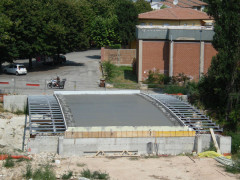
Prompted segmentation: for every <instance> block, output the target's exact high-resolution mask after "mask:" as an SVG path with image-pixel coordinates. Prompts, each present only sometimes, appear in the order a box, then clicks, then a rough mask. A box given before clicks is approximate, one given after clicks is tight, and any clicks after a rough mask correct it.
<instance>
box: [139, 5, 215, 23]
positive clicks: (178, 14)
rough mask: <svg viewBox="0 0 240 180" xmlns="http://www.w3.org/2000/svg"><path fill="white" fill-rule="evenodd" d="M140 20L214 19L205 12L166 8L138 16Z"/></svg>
mask: <svg viewBox="0 0 240 180" xmlns="http://www.w3.org/2000/svg"><path fill="white" fill-rule="evenodd" d="M138 19H165V20H186V19H187V20H191V19H205V20H207V19H212V18H211V17H210V16H208V15H207V14H206V13H205V12H201V11H197V10H194V9H190V8H165V9H160V10H155V11H150V12H146V13H142V14H139V15H138Z"/></svg>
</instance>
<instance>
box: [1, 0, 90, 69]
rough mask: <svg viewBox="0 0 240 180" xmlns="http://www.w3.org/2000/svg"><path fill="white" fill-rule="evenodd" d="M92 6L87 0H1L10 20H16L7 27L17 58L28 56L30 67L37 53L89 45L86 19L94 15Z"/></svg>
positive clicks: (72, 49)
mask: <svg viewBox="0 0 240 180" xmlns="http://www.w3.org/2000/svg"><path fill="white" fill-rule="evenodd" d="M85 5H86V6H85ZM89 7H90V5H89V4H88V3H87V1H84V0H83V1H78V0H58V1H53V0H40V1H39V0H14V1H11V0H2V1H1V8H2V12H4V14H5V15H6V16H7V17H9V22H13V23H12V25H11V29H9V28H8V30H10V32H11V37H12V39H14V43H15V47H17V52H18V53H19V56H18V57H19V58H29V66H30V67H31V65H32V58H33V57H35V56H36V55H39V54H44V55H54V54H60V53H66V52H69V51H74V50H79V49H86V48H88V47H89V38H88V34H87V33H86V32H87V31H86V24H87V23H86V22H87V21H88V20H90V18H89V16H91V14H92V11H91V10H90V8H89ZM14 43H13V42H12V43H11V44H12V45H14ZM10 47H11V46H10ZM8 52H10V51H8ZM8 54H10V53H8Z"/></svg>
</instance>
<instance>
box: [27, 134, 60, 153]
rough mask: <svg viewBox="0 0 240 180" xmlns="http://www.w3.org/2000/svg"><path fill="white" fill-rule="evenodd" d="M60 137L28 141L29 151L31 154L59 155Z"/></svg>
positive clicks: (44, 137)
mask: <svg viewBox="0 0 240 180" xmlns="http://www.w3.org/2000/svg"><path fill="white" fill-rule="evenodd" d="M58 139H59V137H58V136H36V137H35V138H30V139H28V141H27V151H28V153H29V154H38V153H41V152H49V153H57V152H58Z"/></svg>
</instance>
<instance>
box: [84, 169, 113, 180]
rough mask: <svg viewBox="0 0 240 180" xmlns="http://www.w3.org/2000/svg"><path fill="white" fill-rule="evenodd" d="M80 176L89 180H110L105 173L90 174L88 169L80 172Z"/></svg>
mask: <svg viewBox="0 0 240 180" xmlns="http://www.w3.org/2000/svg"><path fill="white" fill-rule="evenodd" d="M81 176H82V177H85V178H90V179H105V180H107V179H110V177H109V175H108V174H107V173H102V172H101V171H94V172H91V171H90V170H89V169H84V170H83V171H81Z"/></svg>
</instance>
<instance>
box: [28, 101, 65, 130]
mask: <svg viewBox="0 0 240 180" xmlns="http://www.w3.org/2000/svg"><path fill="white" fill-rule="evenodd" d="M28 111H29V130H30V134H31V135H36V134H45V135H49V134H56V133H64V132H65V130H66V126H65V122H64V117H63V114H62V111H61V108H60V105H59V104H58V101H57V100H56V98H55V97H54V96H28Z"/></svg>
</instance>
